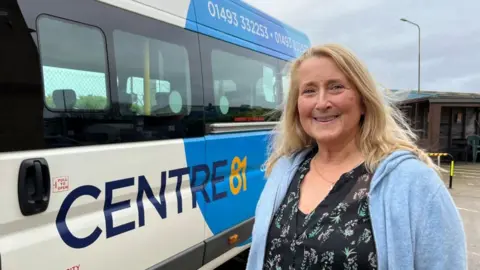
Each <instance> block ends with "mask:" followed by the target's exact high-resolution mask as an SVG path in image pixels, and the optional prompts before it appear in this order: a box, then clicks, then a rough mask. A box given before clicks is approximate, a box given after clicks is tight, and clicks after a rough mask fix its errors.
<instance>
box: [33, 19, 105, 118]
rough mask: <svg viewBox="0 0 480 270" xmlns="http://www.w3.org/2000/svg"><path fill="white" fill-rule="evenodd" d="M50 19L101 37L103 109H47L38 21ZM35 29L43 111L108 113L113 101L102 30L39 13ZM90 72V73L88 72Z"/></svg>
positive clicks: (86, 24) (40, 30)
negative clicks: (92, 31) (94, 32)
mask: <svg viewBox="0 0 480 270" xmlns="http://www.w3.org/2000/svg"><path fill="white" fill-rule="evenodd" d="M44 18H46V19H50V20H53V21H57V22H62V23H66V24H71V25H75V26H80V27H84V28H86V29H93V30H96V31H98V32H99V33H100V35H101V37H102V43H103V44H102V49H103V56H104V68H105V73H104V74H105V90H106V97H105V99H106V106H105V107H104V108H103V109H67V108H65V109H56V108H52V107H49V106H48V105H47V96H46V88H45V74H44V70H43V68H44V67H45V65H44V62H43V56H42V55H43V54H42V43H41V35H42V34H41V32H42V29H41V28H40V20H41V19H44ZM35 28H36V31H37V38H36V42H37V46H38V54H39V60H40V66H39V69H40V74H41V82H42V85H41V87H42V94H43V106H44V109H45V110H47V111H50V112H52V113H74V114H75V113H93V114H95V113H97V114H98V113H100V114H101V113H107V112H109V111H110V110H111V109H112V106H113V100H112V93H111V85H110V84H111V80H110V77H111V75H110V64H109V59H108V38H107V35H106V34H105V32H104V31H103V29H102V28H101V27H98V26H95V25H92V24H88V23H84V22H79V21H74V20H71V19H66V18H63V17H59V16H55V15H51V14H47V13H40V14H38V16H36V18H35ZM47 67H51V66H47ZM54 68H62V69H63V68H65V67H54ZM71 70H75V71H84V70H77V69H71ZM90 72H91V71H90ZM78 97H79V96H77V100H78Z"/></svg>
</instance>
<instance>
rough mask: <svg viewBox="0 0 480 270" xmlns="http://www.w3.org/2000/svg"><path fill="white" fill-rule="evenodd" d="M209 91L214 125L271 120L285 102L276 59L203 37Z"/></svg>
mask: <svg viewBox="0 0 480 270" xmlns="http://www.w3.org/2000/svg"><path fill="white" fill-rule="evenodd" d="M200 40H201V43H200V44H201V48H202V55H203V57H202V65H203V72H204V76H205V78H204V82H205V89H206V90H207V91H208V92H209V94H210V95H209V97H210V100H209V101H210V102H211V103H212V105H213V107H214V108H215V109H214V114H215V116H213V115H211V116H210V117H209V118H208V120H209V121H210V122H230V121H233V122H244V121H267V120H271V119H270V117H269V112H270V111H272V110H274V109H277V108H278V105H279V104H280V102H281V99H282V98H281V88H280V87H279V85H278V83H277V82H280V75H279V74H278V62H277V60H276V59H275V58H272V57H269V56H266V55H263V54H260V53H256V52H254V51H250V50H247V49H244V48H241V47H238V46H235V45H232V44H228V43H226V42H222V41H218V40H215V39H212V38H209V37H205V36H201V39H200Z"/></svg>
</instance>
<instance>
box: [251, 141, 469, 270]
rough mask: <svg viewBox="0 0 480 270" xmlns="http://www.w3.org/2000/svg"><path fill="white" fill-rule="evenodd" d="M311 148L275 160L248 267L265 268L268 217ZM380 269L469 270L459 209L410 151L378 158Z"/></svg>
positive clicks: (375, 207)
mask: <svg viewBox="0 0 480 270" xmlns="http://www.w3.org/2000/svg"><path fill="white" fill-rule="evenodd" d="M307 152H308V149H307V150H304V151H301V152H299V153H298V154H296V155H293V156H292V157H283V158H281V159H279V161H278V162H277V163H276V164H275V166H274V168H273V170H272V173H271V174H270V176H269V177H268V179H267V182H266V184H265V188H264V190H263V192H262V194H261V196H260V199H259V201H258V204H257V208H256V211H255V224H254V227H253V232H252V244H251V247H250V253H249V257H248V264H247V270H260V269H262V267H263V260H264V257H265V247H266V240H267V234H268V229H269V226H270V221H271V219H272V217H273V215H274V214H275V212H276V210H277V209H278V207H279V205H280V203H281V201H282V199H283V197H284V196H285V194H286V192H287V189H288V186H289V184H290V181H291V180H292V177H293V174H294V173H295V171H296V169H297V167H298V166H299V165H300V163H301V162H302V160H303V158H304V156H305V155H306V154H307ZM369 207H370V215H371V220H372V226H373V236H374V239H375V245H376V250H377V260H378V269H379V270H387V269H388V270H409V269H421V270H423V269H432V270H433V269H435V270H464V269H465V270H466V269H467V252H466V250H467V249H466V240H465V233H464V229H463V224H462V220H461V217H460V214H459V212H458V210H457V208H456V207H455V204H454V202H453V200H452V197H451V196H450V194H449V192H448V190H447V189H446V187H445V184H444V183H443V182H442V180H441V179H440V178H439V177H438V175H437V174H436V173H435V172H434V171H433V170H432V169H431V168H429V167H427V166H426V165H425V164H424V163H422V162H421V161H419V160H418V159H417V158H416V157H415V156H414V155H412V154H411V153H410V152H407V151H396V152H394V153H392V154H391V155H389V156H388V157H387V158H386V159H385V160H384V161H382V162H381V163H380V165H379V166H378V168H377V169H376V171H375V173H374V176H373V178H372V182H371V185H370V194H369Z"/></svg>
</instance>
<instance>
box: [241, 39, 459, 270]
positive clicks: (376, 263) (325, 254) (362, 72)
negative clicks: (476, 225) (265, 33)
mask: <svg viewBox="0 0 480 270" xmlns="http://www.w3.org/2000/svg"><path fill="white" fill-rule="evenodd" d="M290 78H291V82H290V91H289V94H288V98H287V101H286V104H285V109H284V113H283V114H282V118H281V120H280V123H279V126H278V130H277V132H275V134H276V135H275V137H274V140H273V144H272V147H271V151H270V155H269V158H268V160H267V162H266V176H267V178H268V179H267V182H266V185H265V188H264V190H263V192H262V195H261V197H260V200H259V202H258V205H257V209H256V215H255V225H254V228H253V237H252V246H251V249H250V254H249V260H248V265H247V269H252V270H260V269H334V270H335V269H380V270H385V269H394V270H397V269H399V270H400V269H401V270H407V269H436V270H442V269H445V270H446V269H448V270H453V269H455V270H461V269H466V243H465V234H464V231H463V224H462V221H461V218H460V215H459V213H458V211H457V209H456V207H455V205H454V202H453V200H452V198H451V196H450V194H449V193H448V191H447V189H446V188H445V185H444V184H443V182H442V181H441V179H440V177H439V173H440V169H439V168H437V167H436V166H435V164H434V163H433V162H432V161H431V159H430V158H429V157H428V156H427V154H426V153H425V152H423V151H422V150H420V149H419V148H418V147H417V146H416V145H415V143H414V141H415V139H416V138H415V135H414V133H412V131H411V130H410V129H409V127H408V124H406V122H405V120H404V119H403V118H402V115H401V113H399V111H397V110H396V109H395V108H394V107H393V106H391V105H389V103H388V102H387V101H386V100H384V98H383V95H382V94H381V93H380V92H379V91H378V90H377V89H376V86H375V82H374V80H373V79H372V77H371V76H370V74H369V73H368V71H367V69H366V68H365V67H364V66H363V64H362V63H361V62H360V61H359V60H358V59H357V58H356V57H355V56H354V55H353V54H352V53H351V52H349V51H347V50H346V49H344V48H342V47H340V46H337V45H325V46H321V47H315V48H312V49H310V50H308V51H307V52H305V53H304V54H303V55H302V56H301V57H300V58H299V59H298V60H297V61H296V62H295V63H294V64H293V66H292V70H291V75H290Z"/></svg>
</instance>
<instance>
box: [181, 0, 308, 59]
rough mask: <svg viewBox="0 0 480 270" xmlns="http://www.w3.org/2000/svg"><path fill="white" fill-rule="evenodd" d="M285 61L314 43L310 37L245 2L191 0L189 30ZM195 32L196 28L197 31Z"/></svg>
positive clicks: (187, 26)
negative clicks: (195, 27)
mask: <svg viewBox="0 0 480 270" xmlns="http://www.w3.org/2000/svg"><path fill="white" fill-rule="evenodd" d="M192 22H196V23H197V24H198V25H197V28H198V31H199V32H200V33H202V34H206V35H210V36H213V37H215V38H218V39H221V40H224V41H227V42H230V43H233V44H237V45H240V46H242V47H246V48H249V49H252V50H255V51H258V52H262V53H265V54H268V55H271V56H274V57H279V58H281V59H284V60H287V61H288V60H291V59H292V58H295V57H298V56H299V55H300V54H301V53H303V51H305V49H307V48H308V47H309V46H310V41H309V39H308V37H307V36H306V35H305V34H304V33H302V32H300V31H297V30H295V29H293V28H291V27H290V26H288V25H286V24H283V23H281V22H280V21H278V20H276V19H274V18H272V17H271V16H268V15H266V14H265V13H263V12H261V11H259V10H257V9H255V8H253V7H251V6H249V5H248V4H246V3H243V2H241V1H229V0H191V2H190V6H189V10H188V14H187V25H186V26H185V27H186V28H188V29H191V30H194V27H193V26H192V25H191V23H192ZM194 31H195V30H194Z"/></svg>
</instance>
